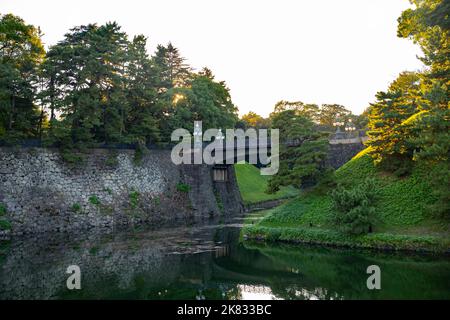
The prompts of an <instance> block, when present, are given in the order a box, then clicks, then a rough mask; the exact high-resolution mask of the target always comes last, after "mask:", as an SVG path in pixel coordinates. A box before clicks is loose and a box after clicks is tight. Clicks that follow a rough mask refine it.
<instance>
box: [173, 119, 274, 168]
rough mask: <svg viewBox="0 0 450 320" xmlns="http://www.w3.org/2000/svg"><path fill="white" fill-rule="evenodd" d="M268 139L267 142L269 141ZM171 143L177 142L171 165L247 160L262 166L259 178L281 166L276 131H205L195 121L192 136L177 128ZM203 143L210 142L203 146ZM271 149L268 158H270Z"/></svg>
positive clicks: (251, 129)
mask: <svg viewBox="0 0 450 320" xmlns="http://www.w3.org/2000/svg"><path fill="white" fill-rule="evenodd" d="M269 136H270V141H269ZM171 140H172V141H173V142H178V141H180V140H181V142H179V143H178V144H177V145H176V146H175V147H174V148H173V149H172V153H171V159H172V162H173V163H174V164H177V165H179V164H208V165H214V164H235V163H239V162H243V161H247V162H248V163H250V164H261V165H263V166H264V167H262V168H261V169H260V170H261V175H268V176H271V175H275V174H277V172H278V169H279V167H280V159H279V152H280V136H279V130H278V129H271V130H270V131H269V130H267V129H259V130H258V131H256V130H255V129H253V128H250V129H247V130H245V131H244V130H243V129H226V130H225V135H224V134H223V133H222V130H221V129H207V130H206V131H205V132H204V133H203V129H202V121H195V122H194V133H193V135H192V134H191V133H190V132H189V131H188V130H186V129H182V128H180V129H176V130H174V131H173V132H172V136H171ZM203 142H209V144H208V145H207V146H206V147H204V145H203ZM269 148H270V155H269Z"/></svg>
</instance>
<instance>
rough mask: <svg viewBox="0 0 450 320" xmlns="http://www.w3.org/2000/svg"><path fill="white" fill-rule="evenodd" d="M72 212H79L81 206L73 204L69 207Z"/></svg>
mask: <svg viewBox="0 0 450 320" xmlns="http://www.w3.org/2000/svg"><path fill="white" fill-rule="evenodd" d="M71 209H72V211H73V212H80V211H81V205H80V204H79V203H74V204H73V205H72V207H71Z"/></svg>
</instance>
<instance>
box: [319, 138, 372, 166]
mask: <svg viewBox="0 0 450 320" xmlns="http://www.w3.org/2000/svg"><path fill="white" fill-rule="evenodd" d="M364 148H365V146H364V145H363V144H362V143H361V142H355V143H335V144H330V145H329V149H328V157H327V160H326V164H327V165H329V166H331V167H332V168H334V169H337V168H339V167H341V166H343V165H344V164H345V163H346V162H348V161H349V160H351V159H352V158H353V157H354V156H355V155H357V154H358V152H360V151H361V150H363V149H364Z"/></svg>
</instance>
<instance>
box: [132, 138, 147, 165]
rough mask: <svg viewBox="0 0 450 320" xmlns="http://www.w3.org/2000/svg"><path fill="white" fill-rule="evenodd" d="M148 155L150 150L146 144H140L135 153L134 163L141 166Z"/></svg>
mask: <svg viewBox="0 0 450 320" xmlns="http://www.w3.org/2000/svg"><path fill="white" fill-rule="evenodd" d="M146 153H148V149H147V147H146V146H145V144H144V143H143V142H142V141H140V142H138V143H137V146H136V150H135V151H134V158H133V163H134V164H135V165H140V164H141V163H142V159H143V158H144V155H145V154H146Z"/></svg>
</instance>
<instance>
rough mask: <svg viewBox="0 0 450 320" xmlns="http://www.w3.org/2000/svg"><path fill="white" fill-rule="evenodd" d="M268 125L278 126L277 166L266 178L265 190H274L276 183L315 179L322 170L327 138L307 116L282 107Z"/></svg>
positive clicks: (297, 184) (295, 184)
mask: <svg viewBox="0 0 450 320" xmlns="http://www.w3.org/2000/svg"><path fill="white" fill-rule="evenodd" d="M272 127H273V128H279V129H280V140H281V141H280V142H281V146H280V169H279V171H278V173H277V174H276V175H274V176H272V177H271V178H270V180H269V185H268V192H270V193H273V192H276V191H278V190H279V188H280V186H287V185H294V186H296V187H301V186H304V185H308V184H314V183H316V182H318V181H319V180H320V178H321V176H322V174H324V172H325V167H324V161H325V158H326V155H327V147H328V141H327V139H325V138H324V137H323V135H322V134H321V133H320V132H318V131H316V130H314V123H313V122H312V121H311V119H309V118H308V117H306V116H304V115H297V114H296V111H295V110H285V111H281V112H278V113H276V114H275V115H274V116H273V119H272Z"/></svg>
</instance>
